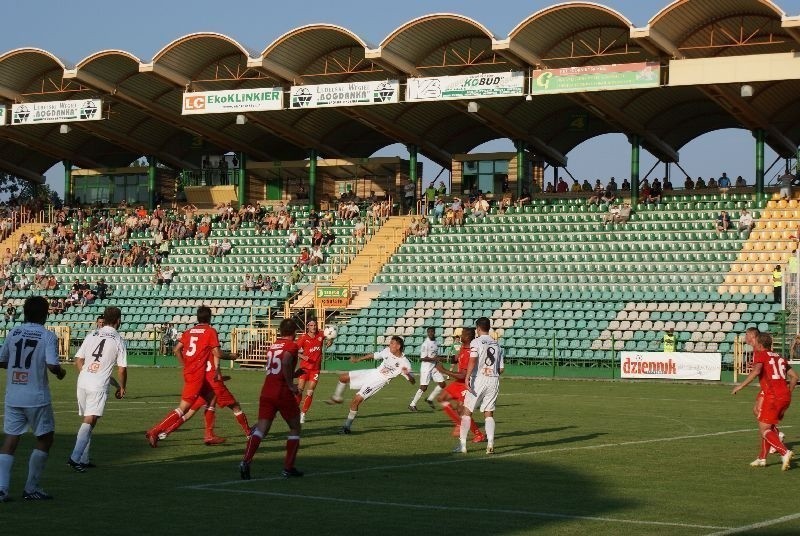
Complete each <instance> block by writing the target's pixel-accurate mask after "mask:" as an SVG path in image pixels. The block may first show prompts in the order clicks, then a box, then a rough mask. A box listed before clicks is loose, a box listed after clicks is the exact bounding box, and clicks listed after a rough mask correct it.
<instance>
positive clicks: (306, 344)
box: [297, 320, 333, 424]
mask: <svg viewBox="0 0 800 536" xmlns="http://www.w3.org/2000/svg"><path fill="white" fill-rule="evenodd" d="M332 342H333V341H331V340H330V339H325V335H324V334H323V333H322V332H321V331H319V330H318V329H317V321H316V320H309V321H308V322H307V323H306V332H305V333H303V334H302V335H300V337H298V339H297V346H298V347H299V348H300V354H299V358H300V370H301V371H302V374H300V376H299V377H298V381H297V388H298V395H297V396H298V398H300V397H301V396H302V394H303V389H306V392H305V398H304V399H303V404H302V409H301V410H300V424H303V423H304V422H306V413H308V410H309V409H310V408H311V402H313V400H314V388H315V387H316V386H317V382H318V381H319V371H320V368H321V367H322V345H323V343H324V344H325V348H328V347H330V345H331V343H332ZM297 402H298V404H299V403H300V400H298V401H297Z"/></svg>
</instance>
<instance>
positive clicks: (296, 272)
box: [289, 264, 303, 285]
mask: <svg viewBox="0 0 800 536" xmlns="http://www.w3.org/2000/svg"><path fill="white" fill-rule="evenodd" d="M302 278H303V271H302V270H301V269H300V265H299V264H295V265H294V266H293V267H292V271H291V273H290V274H289V284H290V285H296V284H297V283H299V282H300V280H301V279H302Z"/></svg>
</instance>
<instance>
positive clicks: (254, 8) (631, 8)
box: [0, 0, 800, 192]
mask: <svg viewBox="0 0 800 536" xmlns="http://www.w3.org/2000/svg"><path fill="white" fill-rule="evenodd" d="M555 3H557V2H553V1H543V0H528V1H525V2H522V1H518V0H514V1H510V0H494V1H490V2H487V1H474V0H405V1H402V2H366V1H362V0H348V1H347V2H331V1H329V0H324V1H322V0H302V1H296V2H288V3H280V4H278V5H276V4H275V3H273V2H264V1H263V0H261V1H256V0H236V1H235V2H220V1H218V0H217V1H211V0H193V1H191V2H188V1H185V0H171V1H167V2H165V1H163V0H159V1H156V0H138V1H136V2H116V1H113V2H108V1H102V2H101V1H98V0H73V1H71V2H65V1H63V0H59V1H55V0H39V1H36V2H22V1H16V0H15V1H12V2H8V3H7V5H5V6H4V8H5V9H4V20H6V21H7V22H8V24H6V25H5V27H4V31H3V32H0V53H4V52H7V51H9V50H12V49H15V48H19V47H28V46H31V47H38V48H43V49H45V50H47V51H49V52H51V53H53V54H54V55H56V56H58V57H59V58H61V59H62V60H63V61H64V62H65V63H66V64H67V65H72V64H75V63H77V62H78V61H80V60H81V59H83V58H85V57H86V56H88V55H90V54H92V53H94V52H97V51H100V50H104V49H121V50H125V51H128V52H131V53H133V54H134V55H136V56H137V57H139V58H140V59H141V60H142V61H150V60H151V59H152V57H153V56H154V55H155V54H156V53H157V52H158V51H159V50H160V49H161V48H162V47H164V46H165V45H167V44H169V43H170V42H171V41H173V40H174V39H177V38H179V37H181V36H183V35H186V34H189V33H193V32H198V31H213V32H219V33H223V34H225V35H228V36H230V37H232V38H234V39H236V40H237V41H238V42H239V43H241V44H242V45H244V46H245V47H247V48H248V49H250V50H251V51H252V55H257V54H258V53H259V52H260V51H262V50H264V48H266V47H267V46H268V45H269V44H270V43H272V42H273V41H274V40H275V39H277V38H278V37H280V36H281V35H283V34H284V33H286V32H288V31H290V30H292V29H294V28H297V27H299V26H303V25H306V24H311V23H330V24H337V25H340V26H343V27H345V28H347V29H349V30H351V31H353V32H354V33H356V34H357V35H358V36H360V37H361V38H362V39H364V40H365V41H366V42H367V43H369V44H370V45H375V46H376V45H377V44H379V43H380V42H381V41H382V40H383V39H384V38H385V37H386V36H388V35H389V34H390V33H391V32H392V31H394V30H395V29H396V28H397V27H399V26H401V25H403V24H404V23H406V22H408V21H410V20H412V19H414V18H417V17H420V16H422V15H426V14H430V13H437V12H445V13H456V14H460V15H465V16H467V17H471V18H473V19H475V20H476V21H478V22H479V23H481V24H483V25H484V26H486V27H487V28H488V29H489V30H490V31H491V32H493V33H494V35H495V37H497V38H499V39H502V38H505V37H507V36H508V34H509V32H510V31H511V30H512V29H513V28H514V27H515V26H516V25H517V24H519V23H520V22H521V21H523V20H524V19H525V18H527V17H528V16H530V15H532V14H533V13H535V12H537V11H539V10H541V9H543V8H546V7H548V6H551V5H554V4H555ZM775 3H776V4H777V5H778V7H779V8H781V9H782V10H783V11H784V12H785V13H786V14H787V15H789V16H796V15H800V0H779V1H777V2H775ZM602 4H603V5H605V6H607V7H610V8H612V9H615V10H617V11H619V12H620V13H621V14H622V15H623V16H625V17H626V18H628V19H629V20H630V21H631V22H632V23H633V24H634V26H637V27H639V26H645V25H646V24H647V22H648V20H650V18H652V17H653V16H654V15H655V14H656V13H658V12H659V11H660V10H661V9H662V8H664V7H666V6H667V5H668V4H669V2H668V1H667V0H659V1H654V0H607V1H605V2H602ZM512 147H513V146H512V144H511V142H510V141H508V140H496V141H493V142H489V143H488V144H484V145H483V146H481V147H479V148H478V149H476V151H474V152H481V151H483V150H487V151H491V150H511V149H512ZM379 154H381V155H399V156H405V149H404V148H403V147H402V146H400V145H396V146H392V147H389V148H386V149H383V150H382V151H380V153H379ZM568 157H569V166H568V169H569V172H570V173H571V174H572V175H573V176H574V177H576V178H579V179H581V180H582V179H584V178H588V179H595V178H600V179H601V180H604V181H605V179H607V178H608V177H610V176H616V177H620V176H625V175H627V174H628V173H629V170H630V165H629V161H630V146H629V144H628V142H627V140H626V139H625V137H624V136H623V135H621V134H610V135H605V136H600V137H598V138H595V139H593V140H589V141H587V142H585V143H584V144H582V145H580V146H578V147H577V148H576V149H574V150H573V151H572V152H571V153H569V154H568ZM680 157H681V158H680V160H681V166H682V167H683V168H684V169H685V170H686V171H687V172H688V173H690V174H691V175H694V176H698V175H699V176H703V177H708V176H712V175H713V176H718V175H719V174H720V173H721V172H722V171H727V173H728V175H733V176H736V175H740V174H741V175H743V176H744V177H745V178H746V179H747V180H748V182H752V180H753V179H752V177H753V174H754V167H755V142H754V140H753V137H752V135H751V134H750V133H749V132H747V131H744V130H724V131H717V132H712V133H709V134H706V135H704V136H701V137H700V138H698V139H696V140H694V141H693V142H691V143H689V144H688V145H687V146H686V147H684V148H683V150H682V151H681V153H680ZM775 158H776V156H775V154H774V153H773V152H772V151H771V150H769V149H768V150H767V165H769V164H771V163H772V162H773V161H774V160H775ZM654 163H655V159H654V158H653V157H652V156H650V155H649V154H647V153H646V152H644V151H643V157H642V166H641V167H642V175H644V174H645V173H646V172H647V171H648V170H649V169H650V167H651V166H652V165H653V164H654ZM425 166H426V167H425V172H424V176H425V178H426V179H432V178H433V177H434V176H436V175H437V173H439V170H440V168H439V167H438V166H437V165H435V164H433V163H430V162H425ZM778 167H781V165H780V163H779V164H777V165H776V167H775V168H773V172H777V171H779V170H778V169H777V168H778ZM662 169H663V168H661V167H660V166H659V167H657V168H656V171H655V172H654V173H655V174H656V175H661V174H663V171H662ZM672 174H673V175H672V176H673V180H675V178H676V177H679V176H682V175H683V173H682V172H681V171H680V170H678V169H675V168H674V167H673V171H672ZM445 175H446V174H445ZM772 175H773V173H772V172H771V173H770V174H768V181H769V179H770V178H771V176H772ZM677 182H682V181H677ZM48 183H50V184H51V185H52V186H53V187H54V188H55V189H56V190H57V191H59V192H60V191H62V190H63V173H62V171H61V170H60V166H56V168H54V169H53V170H51V172H49V173H48Z"/></svg>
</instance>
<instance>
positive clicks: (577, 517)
mask: <svg viewBox="0 0 800 536" xmlns="http://www.w3.org/2000/svg"><path fill="white" fill-rule="evenodd" d="M202 489H203V490H204V491H214V492H218V493H231V492H232V490H230V489H215V488H202ZM233 493H246V494H252V495H268V496H270V497H285V498H289V499H308V500H313V501H329V502H337V503H345V504H357V505H360V506H391V507H394V506H399V507H401V508H417V509H420V510H438V511H455V512H482V513H487V514H504V515H509V514H510V515H521V516H531V517H547V518H555V519H573V520H581V521H600V522H603V523H625V524H630V525H649V526H659V527H681V528H693V529H726V528H728V527H718V526H714V525H694V524H691V523H670V522H666V521H643V520H637V519H616V518H613V517H599V516H580V515H571V514H556V513H552V512H531V511H528V510H510V509H506V508H478V507H474V506H440V505H435V504H414V503H398V502H388V501H373V500H369V499H344V498H341V497H325V496H320V495H302V494H299V493H278V492H274V491H256V490H233Z"/></svg>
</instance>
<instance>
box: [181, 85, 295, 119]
mask: <svg viewBox="0 0 800 536" xmlns="http://www.w3.org/2000/svg"><path fill="white" fill-rule="evenodd" d="M281 108H283V89H282V88H279V87H266V88H254V89H232V90H230V91H194V92H191V93H184V94H183V107H182V109H181V114H183V115H199V114H224V113H246V112H263V111H268V110H280V109H281Z"/></svg>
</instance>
